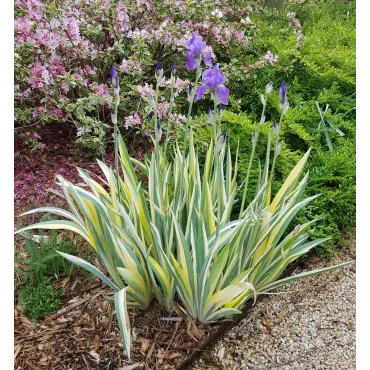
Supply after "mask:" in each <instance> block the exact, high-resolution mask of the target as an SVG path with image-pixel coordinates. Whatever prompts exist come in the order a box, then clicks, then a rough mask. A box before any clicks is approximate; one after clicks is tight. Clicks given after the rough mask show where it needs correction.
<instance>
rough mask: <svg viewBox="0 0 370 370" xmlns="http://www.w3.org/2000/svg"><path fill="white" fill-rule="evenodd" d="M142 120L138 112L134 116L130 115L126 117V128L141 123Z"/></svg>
mask: <svg viewBox="0 0 370 370" xmlns="http://www.w3.org/2000/svg"><path fill="white" fill-rule="evenodd" d="M141 124H142V121H141V118H140V117H139V115H138V114H137V113H135V114H134V115H132V116H128V117H126V118H125V129H126V130H127V129H128V128H129V127H132V126H137V125H141Z"/></svg>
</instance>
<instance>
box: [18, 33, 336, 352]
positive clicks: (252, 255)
mask: <svg viewBox="0 0 370 370" xmlns="http://www.w3.org/2000/svg"><path fill="white" fill-rule="evenodd" d="M205 47H206V46H205V45H204V44H203V41H202V40H201V39H200V38H199V37H196V35H193V38H192V41H191V42H189V43H188V53H189V52H190V54H188V55H187V64H188V65H189V66H190V67H192V68H190V69H191V70H194V68H193V66H194V63H193V62H194V60H195V61H196V65H195V69H196V70H197V71H196V75H195V81H194V83H193V85H192V89H191V91H190V92H189V95H190V94H191V93H193V95H190V101H189V112H190V114H191V106H192V104H193V102H194V97H195V92H196V93H197V95H198V90H197V84H198V79H199V77H200V76H201V72H200V71H201V68H202V67H201V62H199V63H198V60H201V58H203V57H205V58H204V59H205V60H206V59H207V58H209V57H208V56H207V55H205V54H204V50H205ZM207 61H209V60H207ZM206 66H207V65H206ZM112 70H113V68H112ZM113 71H114V70H113ZM208 71H211V72H208V73H206V74H205V75H204V76H205V78H204V80H203V82H204V85H205V86H206V88H202V89H201V90H200V93H199V95H198V96H199V98H203V95H204V91H206V90H211V98H212V99H213V103H214V108H213V111H212V110H210V111H209V112H208V121H209V123H211V124H212V127H213V129H214V138H213V139H212V140H211V142H210V145H209V148H208V150H207V154H206V157H205V160H204V163H200V161H199V158H198V156H197V154H196V153H197V150H196V147H195V145H194V140H193V132H192V130H191V127H190V123H191V120H190V118H191V116H188V118H189V117H190V118H189V119H188V121H187V125H186V127H187V128H188V130H187V131H186V134H185V135H188V137H185V141H184V143H186V145H184V150H180V149H179V146H178V145H177V143H176V145H175V149H174V151H173V153H171V155H169V156H167V155H166V149H165V146H164V145H163V144H161V139H162V138H163V132H162V130H163V128H162V124H164V129H165V128H166V127H169V126H168V125H167V126H166V123H163V122H162V121H161V122H158V118H157V102H158V95H159V92H160V90H159V86H160V82H161V80H162V77H163V68H162V66H161V65H159V66H158V65H157V68H156V71H155V75H156V82H157V84H156V94H155V96H154V97H153V99H151V101H150V104H151V105H152V108H153V112H154V117H153V119H152V123H153V128H152V130H153V131H154V132H155V138H153V142H154V150H153V152H152V153H151V154H150V158H148V159H147V160H146V161H145V162H140V161H138V160H136V159H134V158H130V156H129V155H128V150H127V148H126V145H125V143H124V141H123V139H122V136H120V137H119V136H118V134H117V135H115V136H114V138H115V149H116V154H117V155H116V166H115V167H116V168H115V169H112V168H110V167H109V166H108V165H106V164H105V163H103V162H101V161H98V165H99V166H100V168H101V170H102V173H103V175H104V177H105V179H104V183H103V184H100V183H99V182H97V181H95V180H94V179H93V178H92V177H91V176H90V175H89V174H88V173H87V172H85V171H83V170H81V169H79V175H80V176H81V179H82V181H83V182H84V183H85V186H83V187H81V186H78V185H74V184H72V183H70V182H68V181H66V180H65V179H63V178H62V177H60V176H59V177H58V184H59V185H60V187H61V189H62V191H63V195H64V199H65V201H66V202H67V204H68V206H69V209H70V210H69V211H66V210H64V209H61V208H53V207H45V208H40V209H35V210H32V211H29V212H26V213H25V214H32V213H36V212H50V213H54V214H55V215H57V216H58V217H60V218H61V219H60V220H54V221H46V222H41V223H37V224H34V225H30V226H27V227H25V228H23V229H22V230H18V231H17V232H22V231H26V230H31V229H67V230H71V231H73V232H75V233H77V234H79V235H81V236H82V237H83V238H84V239H85V240H86V241H87V242H88V243H89V244H90V245H91V247H92V249H93V251H94V252H95V253H96V256H97V258H98V259H99V261H100V263H101V265H102V266H103V267H104V268H105V273H103V272H102V271H101V270H100V269H98V268H97V267H95V266H93V265H92V264H90V263H88V262H87V261H84V260H83V259H81V258H79V257H76V256H71V255H68V254H65V253H63V254H62V253H61V255H62V256H63V257H65V258H67V259H68V260H70V261H72V262H74V263H76V264H77V265H79V266H81V267H83V268H85V269H86V270H88V271H90V272H91V273H93V274H94V275H95V276H96V277H98V278H99V279H101V280H102V281H104V282H105V283H106V284H107V285H108V286H109V287H111V288H112V291H113V292H114V302H115V311H116V314H117V319H118V324H119V327H120V330H121V333H122V339H123V343H124V347H125V350H126V352H127V355H128V356H130V348H131V332H130V324H129V317H128V314H127V308H130V307H134V308H137V309H146V308H147V307H148V306H149V305H150V303H151V302H152V300H153V298H155V299H156V300H157V301H158V302H159V304H160V305H161V307H163V308H164V309H165V310H167V311H171V310H172V308H173V304H174V300H175V299H176V300H178V301H179V303H180V304H181V305H182V306H183V307H184V309H185V310H186V312H187V314H188V315H190V316H192V317H193V318H194V319H197V320H199V321H201V322H203V323H210V322H214V321H217V320H220V319H222V318H227V317H230V316H232V315H234V314H238V313H240V312H241V311H240V310H241V308H242V306H243V305H244V303H245V302H246V301H247V300H249V299H256V297H257V296H258V294H262V293H264V292H267V291H270V290H272V289H274V288H277V287H279V286H281V285H283V284H285V283H288V282H290V281H293V280H296V279H299V278H301V277H307V276H312V275H315V274H317V273H320V272H325V271H330V270H332V269H334V268H338V267H340V266H343V265H339V266H333V267H329V268H326V269H320V270H315V271H311V272H305V273H303V274H298V275H295V276H293V277H291V278H286V279H283V280H281V281H279V280H277V279H278V278H279V277H280V276H281V274H282V273H283V272H284V270H285V268H286V267H287V266H288V265H289V263H291V262H293V261H294V260H295V259H297V258H299V257H300V256H301V255H303V254H305V253H307V252H308V251H309V250H310V249H311V248H314V247H315V246H317V245H319V244H320V243H322V242H324V241H325V240H327V239H326V238H324V239H320V240H315V241H310V240H309V234H308V231H309V228H310V227H311V225H313V224H314V223H315V222H316V221H317V220H312V221H310V222H307V223H305V224H302V225H300V226H299V227H296V228H295V229H294V230H293V231H291V232H289V225H290V222H291V220H292V219H293V218H294V216H295V215H296V213H297V212H299V210H300V209H302V208H303V207H304V206H305V205H307V204H308V203H309V202H310V201H312V200H313V199H315V197H310V198H307V199H303V192H304V188H305V186H306V184H307V181H308V174H305V175H304V176H303V177H302V174H303V171H304V166H305V164H306V162H307V160H308V157H309V153H310V150H308V151H307V153H306V154H305V155H304V156H303V157H302V158H301V159H300V161H299V162H298V163H297V165H296V166H295V168H294V169H293V170H292V171H291V173H290V174H289V176H288V177H287V179H286V180H285V182H284V184H283V185H282V187H281V188H280V190H279V191H278V192H277V194H276V195H275V196H274V197H272V195H271V186H270V185H271V181H272V179H273V176H272V174H273V169H274V165H275V161H276V159H277V157H278V154H279V152H280V150H281V147H282V141H281V140H280V137H279V135H280V131H281V123H282V116H283V114H281V119H280V122H279V124H278V125H274V126H273V128H271V127H270V128H269V129H268V141H267V147H266V159H265V164H264V166H261V170H260V174H259V178H258V182H257V188H256V193H255V196H254V199H253V200H252V201H251V202H250V203H249V204H245V192H246V189H247V186H248V180H249V176H250V169H251V166H252V163H253V156H254V151H255V149H256V147H257V145H258V136H259V133H260V129H261V126H262V125H264V124H265V123H266V122H265V120H266V118H265V109H266V105H267V103H268V96H269V94H270V93H272V84H271V83H270V84H268V85H267V86H266V90H265V96H264V98H263V99H261V103H262V113H261V119H260V122H259V124H258V127H257V130H256V132H255V133H254V134H253V136H252V142H253V145H252V152H251V157H250V162H249V165H248V172H247V177H246V179H245V180H244V183H243V185H242V186H244V194H243V199H242V205H241V208H240V213H239V217H237V218H234V217H233V215H234V214H235V210H236V208H237V207H238V205H239V203H240V201H239V200H238V199H237V191H238V188H239V187H238V183H237V178H238V177H237V176H238V159H237V158H238V153H237V155H236V158H235V159H233V158H232V156H231V149H230V145H229V143H228V139H227V132H226V130H222V129H221V110H220V108H221V105H220V104H224V103H226V102H227V98H228V93H227V96H226V93H225V91H226V90H223V91H224V92H221V91H222V90H220V88H221V87H223V84H224V83H225V82H226V79H225V77H224V76H223V74H222V72H221V70H220V68H219V66H216V67H214V68H211V69H209V70H208ZM205 72H206V71H205ZM172 73H174V69H172ZM208 78H210V79H211V80H212V81H213V79H214V81H213V82H209V81H207V79H208ZM111 79H112V87H113V89H115V90H114V92H113V94H114V96H115V100H114V111H113V112H112V121H113V123H114V126H115V128H117V122H116V119H117V118H116V117H117V112H118V103H119V94H118V95H117V94H116V92H117V90H118V91H119V80H118V76H115V74H114V73H112V75H111ZM201 86H203V85H201ZM284 86H285V85H284ZM216 89H218V90H216ZM284 89H285V90H284ZM280 94H281V99H282V101H283V102H284V101H286V100H285V99H286V86H285V87H284V88H281V89H280ZM167 130H168V129H167ZM272 131H274V132H273V133H272ZM116 133H117V131H115V134H116ZM273 134H274V136H275V154H274V157H273V163H272V165H271V166H270V150H271V146H272V136H273ZM166 137H167V135H166ZM117 161H118V163H117ZM118 169H120V170H121V172H122V176H121V175H120V173H119V171H118ZM137 171H139V172H140V175H141V177H142V176H144V177H145V178H146V180H147V181H146V182H147V188H146V189H144V187H143V185H142V180H139V177H138V174H137ZM239 186H240V185H239Z"/></svg>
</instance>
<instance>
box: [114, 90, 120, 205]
mask: <svg viewBox="0 0 370 370" xmlns="http://www.w3.org/2000/svg"><path fill="white" fill-rule="evenodd" d="M118 105H119V95H118V94H116V95H115V97H114V114H115V115H116V122H115V123H114V160H115V167H116V180H117V197H118V199H119V200H120V183H119V167H118V123H117V119H118Z"/></svg>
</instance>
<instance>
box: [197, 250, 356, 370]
mask: <svg viewBox="0 0 370 370" xmlns="http://www.w3.org/2000/svg"><path fill="white" fill-rule="evenodd" d="M351 244H352V243H351ZM354 259H355V247H354V246H350V247H346V248H345V249H344V250H343V251H342V254H341V255H340V256H337V257H335V258H332V259H330V260H328V259H324V260H322V259H320V258H319V257H314V258H312V259H311V260H310V261H308V262H307V264H306V266H305V267H304V268H303V269H302V270H311V269H313V268H319V267H324V266H329V265H332V264H336V263H340V262H344V261H348V260H354ZM297 272H298V271H297ZM355 273H356V266H355V264H351V265H349V266H346V267H345V268H343V269H341V270H338V271H334V272H331V273H327V274H322V275H319V276H315V277H312V278H310V279H306V280H301V281H299V282H295V283H292V284H290V285H287V286H286V287H284V288H281V289H280V290H279V292H287V293H284V294H276V295H270V296H268V297H265V298H262V299H261V300H260V301H259V302H258V301H257V304H256V305H255V306H254V307H253V308H252V309H251V311H250V313H249V314H248V316H247V317H246V318H245V319H243V320H242V321H241V322H240V324H239V325H238V326H236V327H234V328H233V329H232V330H230V331H229V333H228V334H227V335H226V336H225V337H224V338H222V339H221V340H219V341H218V342H217V343H216V344H215V345H214V347H213V348H212V349H211V350H210V351H207V352H205V353H204V355H203V356H202V357H201V358H200V359H199V360H198V361H197V362H196V363H195V365H194V366H193V370H201V369H227V370H236V369H238V370H239V369H255V370H262V369H268V370H274V369H276V370H301V369H302V370H313V369H315V370H319V369H320V370H350V369H355V368H356V365H355V364H356V359H355V351H356V347H355V346H356V344H355V335H356V333H355V330H356V329H355V315H356V279H355Z"/></svg>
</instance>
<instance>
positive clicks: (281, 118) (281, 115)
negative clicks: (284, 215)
mask: <svg viewBox="0 0 370 370" xmlns="http://www.w3.org/2000/svg"><path fill="white" fill-rule="evenodd" d="M283 117H284V113H283V112H281V114H280V120H279V131H278V133H277V135H276V140H275V151H274V159H273V160H272V166H271V172H270V178H269V186H270V187H271V184H272V178H273V176H274V170H275V163H276V159H277V157H278V155H277V147H278V143H279V138H280V131H281V126H282V123H283Z"/></svg>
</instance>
